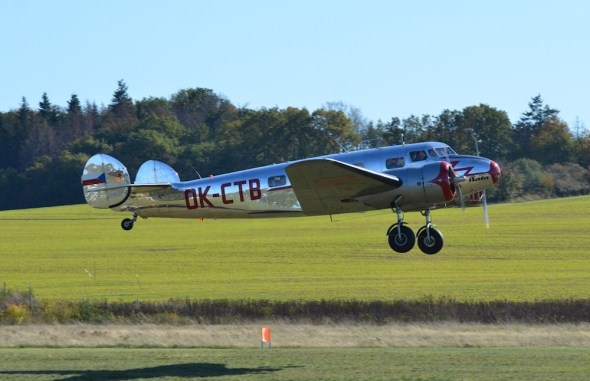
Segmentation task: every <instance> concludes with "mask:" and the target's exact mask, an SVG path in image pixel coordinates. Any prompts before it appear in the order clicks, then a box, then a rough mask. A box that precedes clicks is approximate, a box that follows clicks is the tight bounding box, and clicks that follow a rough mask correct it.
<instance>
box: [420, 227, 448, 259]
mask: <svg viewBox="0 0 590 381" xmlns="http://www.w3.org/2000/svg"><path fill="white" fill-rule="evenodd" d="M444 243H445V240H444V238H443V235H442V233H441V232H439V231H438V230H436V229H434V228H430V239H428V234H427V229H426V228H424V229H420V231H419V232H418V247H419V248H420V250H422V252H423V253H424V254H428V255H433V254H436V253H438V252H439V251H440V250H441V249H442V247H443V245H444Z"/></svg>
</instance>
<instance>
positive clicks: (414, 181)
mask: <svg viewBox="0 0 590 381" xmlns="http://www.w3.org/2000/svg"><path fill="white" fill-rule="evenodd" d="M500 174H501V171H500V167H499V166H498V164H496V163H495V162H494V161H492V160H489V159H486V158H483V157H479V156H467V155H458V154H457V153H456V152H455V151H454V150H453V149H452V148H451V147H449V146H448V145H447V144H444V143H439V142H424V143H415V144H404V145H397V146H391V147H383V148H373V149H365V150H359V151H354V152H347V153H339V154H333V155H326V156H320V157H315V158H310V159H304V160H298V161H292V162H287V163H281V164H273V165H268V166H265V167H260V168H254V169H248V170H244V171H239V172H233V173H228V174H223V175H218V176H209V177H207V178H200V179H196V180H191V181H180V178H179V177H178V174H177V173H176V171H174V169H172V168H171V167H170V166H169V165H167V164H165V163H162V162H160V161H156V160H149V161H147V162H145V163H144V164H143V165H142V166H141V167H140V168H139V170H138V172H137V176H136V177H135V182H134V183H132V182H131V181H130V177H129V173H128V171H127V169H126V168H125V166H124V165H123V164H121V162H119V161H118V160H117V159H115V158H113V157H111V156H109V155H105V154H97V155H94V156H92V157H91V158H90V159H89V160H88V162H87V163H86V166H85V167H84V171H83V174H82V188H83V190H84V197H85V198H86V201H87V202H88V204H90V205H91V206H93V207H95V208H102V209H107V208H108V209H113V210H116V211H126V212H131V213H133V218H126V219H124V220H123V221H122V222H121V227H122V228H123V229H125V230H130V229H132V228H133V225H134V223H135V221H136V220H137V217H142V218H148V217H185V218H251V217H284V216H315V215H332V214H339V213H351V212H363V211H369V210H377V209H392V210H393V211H394V212H395V213H396V215H397V222H396V223H394V224H393V225H391V226H390V227H389V229H388V230H387V236H388V240H389V245H390V246H391V248H392V249H393V250H394V251H396V252H398V253H405V252H408V251H410V250H411V249H412V248H413V247H414V244H415V242H416V239H417V240H418V246H419V247H420V249H421V250H422V251H423V252H424V253H426V254H436V253H438V252H439V251H440V250H441V248H442V246H443V236H442V234H441V233H440V232H439V231H438V230H436V229H435V228H434V225H433V224H432V220H431V216H430V210H431V209H433V208H437V207H444V206H446V205H448V204H454V202H453V200H454V199H460V200H463V198H464V196H463V195H466V196H465V198H467V197H469V196H470V195H471V197H473V195H474V194H481V192H483V191H484V190H485V189H486V188H489V187H491V186H493V185H494V184H495V183H496V182H498V180H499V178H500ZM484 201H485V200H484ZM407 211H420V212H421V213H422V215H423V216H424V217H425V219H426V223H425V225H424V226H422V227H421V228H420V229H419V230H418V231H417V233H416V234H414V232H413V231H412V229H410V228H409V227H408V226H406V223H405V222H404V219H403V217H404V212H407ZM484 212H485V213H487V210H485V211H484Z"/></svg>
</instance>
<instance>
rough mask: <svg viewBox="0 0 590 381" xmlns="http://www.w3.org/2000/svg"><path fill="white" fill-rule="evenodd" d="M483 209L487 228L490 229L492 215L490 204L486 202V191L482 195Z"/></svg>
mask: <svg viewBox="0 0 590 381" xmlns="http://www.w3.org/2000/svg"><path fill="white" fill-rule="evenodd" d="M481 207H482V208H483V219H484V221H485V224H486V228H487V229H489V228H490V215H489V214H488V202H487V201H486V191H485V190H484V191H483V192H482V195H481Z"/></svg>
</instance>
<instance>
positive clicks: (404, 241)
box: [387, 225, 416, 253]
mask: <svg viewBox="0 0 590 381" xmlns="http://www.w3.org/2000/svg"><path fill="white" fill-rule="evenodd" d="M399 230H400V231H398V226H395V227H393V226H392V228H390V229H389V234H388V237H387V238H388V241H389V246H390V247H391V249H392V250H393V251H395V252H397V253H407V252H408V251H410V250H412V248H413V247H414V244H415V243H416V235H415V234H414V232H413V231H412V229H410V228H409V227H407V226H404V225H402V226H399Z"/></svg>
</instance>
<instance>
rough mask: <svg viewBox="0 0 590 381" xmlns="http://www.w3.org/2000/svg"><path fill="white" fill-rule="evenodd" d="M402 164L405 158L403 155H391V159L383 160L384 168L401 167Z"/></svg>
mask: <svg viewBox="0 0 590 381" xmlns="http://www.w3.org/2000/svg"><path fill="white" fill-rule="evenodd" d="M404 164H405V160H404V158H403V157H392V158H391V159H387V160H385V168H387V169H394V168H401V167H403V166H404Z"/></svg>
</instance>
